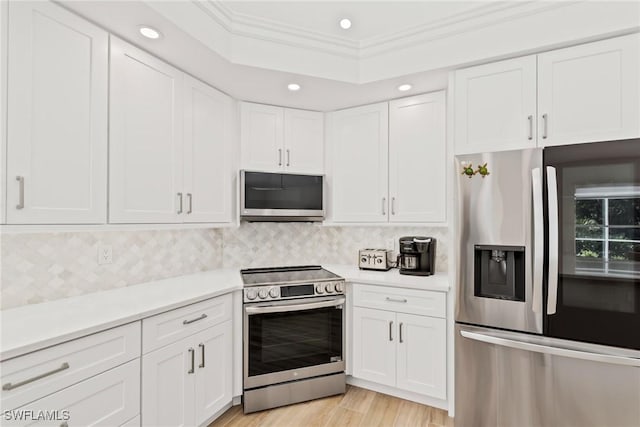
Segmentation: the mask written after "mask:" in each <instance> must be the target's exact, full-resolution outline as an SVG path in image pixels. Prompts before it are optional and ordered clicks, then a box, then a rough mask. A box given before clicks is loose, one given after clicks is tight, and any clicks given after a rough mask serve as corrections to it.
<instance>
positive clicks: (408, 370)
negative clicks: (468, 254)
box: [352, 285, 447, 400]
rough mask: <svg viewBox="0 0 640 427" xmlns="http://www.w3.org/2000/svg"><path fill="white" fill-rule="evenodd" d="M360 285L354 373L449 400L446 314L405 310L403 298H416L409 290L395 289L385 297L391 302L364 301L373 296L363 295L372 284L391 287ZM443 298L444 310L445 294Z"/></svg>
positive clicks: (356, 300) (356, 304)
mask: <svg viewBox="0 0 640 427" xmlns="http://www.w3.org/2000/svg"><path fill="white" fill-rule="evenodd" d="M354 288H355V289H354V308H353V334H352V336H353V340H354V341H353V376H354V377H355V378H359V379H362V380H367V381H371V382H375V383H377V384H382V385H386V386H390V387H395V388H397V389H400V390H403V391H409V392H413V393H418V394H421V395H425V396H429V397H433V398H437V399H441V400H446V398H447V393H446V390H447V387H446V384H447V351H446V348H447V346H446V330H447V325H446V319H445V318H440V317H431V316H421V315H416V314H409V313H403V312H402V310H403V308H402V307H403V304H408V302H409V299H410V298H407V297H406V295H404V293H406V291H404V293H403V290H395V289H394V290H391V291H389V292H388V293H387V295H388V297H387V298H385V301H387V304H388V307H386V308H384V309H380V308H379V307H378V306H376V307H375V308H371V307H366V306H361V305H366V304H367V300H365V299H364V298H359V297H360V296H362V295H365V294H367V293H368V292H369V289H375V290H376V292H380V290H384V289H385V288H384V287H379V286H368V285H354ZM409 292H411V293H416V291H409ZM424 293H425V294H426V295H429V294H439V293H438V292H429V291H424ZM426 295H425V296H426ZM403 301H404V302H403ZM442 303H443V307H442V313H444V312H445V311H444V309H445V307H444V300H442ZM406 307H407V309H406V311H414V310H413V308H412V307H411V306H410V305H406Z"/></svg>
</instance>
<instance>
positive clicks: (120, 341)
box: [0, 322, 140, 409]
mask: <svg viewBox="0 0 640 427" xmlns="http://www.w3.org/2000/svg"><path fill="white" fill-rule="evenodd" d="M136 357H140V322H134V323H130V324H128V325H124V326H120V327H118V328H114V329H110V330H107V331H104V332H99V333H97V334H93V335H89V336H86V337H84V338H79V339H77V340H73V341H69V342H66V343H63V344H59V345H56V346H53V347H49V348H46V349H44V350H40V351H36V352H34V353H30V354H27V355H25V356H20V357H16V358H14V359H9V360H7V361H4V362H2V364H0V368H1V369H2V380H1V382H2V407H3V409H14V408H18V407H20V406H22V405H25V404H27V403H29V402H33V401H34V400H37V399H40V398H42V397H44V396H46V395H49V394H51V393H54V392H56V391H58V390H60V389H62V388H64V387H68V386H70V385H72V384H75V383H78V382H80V381H82V380H84V379H86V378H89V377H91V376H93V375H96V374H99V373H100V372H104V371H106V370H108V369H111V368H113V367H115V366H118V365H121V364H123V363H125V362H127V361H129V360H131V359H134V358H136Z"/></svg>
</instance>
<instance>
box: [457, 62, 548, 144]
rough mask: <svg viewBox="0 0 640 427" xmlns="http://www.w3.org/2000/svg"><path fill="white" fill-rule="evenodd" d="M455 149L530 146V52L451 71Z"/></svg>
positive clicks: (532, 71)
mask: <svg viewBox="0 0 640 427" xmlns="http://www.w3.org/2000/svg"><path fill="white" fill-rule="evenodd" d="M454 105H455V117H454V120H455V129H454V135H455V152H456V154H469V153H478V152H485V151H502V150H516V149H521V148H532V147H535V146H536V135H535V129H536V127H535V124H534V121H535V118H536V57H535V56H527V57H524V58H517V59H510V60H507V61H500V62H495V63H492V64H487V65H481V66H478V67H472V68H466V69H463V70H458V71H456V72H455V81H454Z"/></svg>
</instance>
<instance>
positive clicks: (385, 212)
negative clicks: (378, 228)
mask: <svg viewBox="0 0 640 427" xmlns="http://www.w3.org/2000/svg"><path fill="white" fill-rule="evenodd" d="M386 204H387V198H386V197H383V198H382V215H386V214H387V211H386Z"/></svg>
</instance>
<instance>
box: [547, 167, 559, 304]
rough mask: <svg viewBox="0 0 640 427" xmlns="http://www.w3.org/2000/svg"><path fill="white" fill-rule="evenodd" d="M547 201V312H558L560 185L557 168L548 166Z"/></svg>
mask: <svg viewBox="0 0 640 427" xmlns="http://www.w3.org/2000/svg"><path fill="white" fill-rule="evenodd" d="M547 201H548V206H549V272H548V273H549V279H548V283H549V288H548V295H547V314H548V315H551V314H556V308H557V304H558V185H557V179H556V168H554V167H552V166H547Z"/></svg>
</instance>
